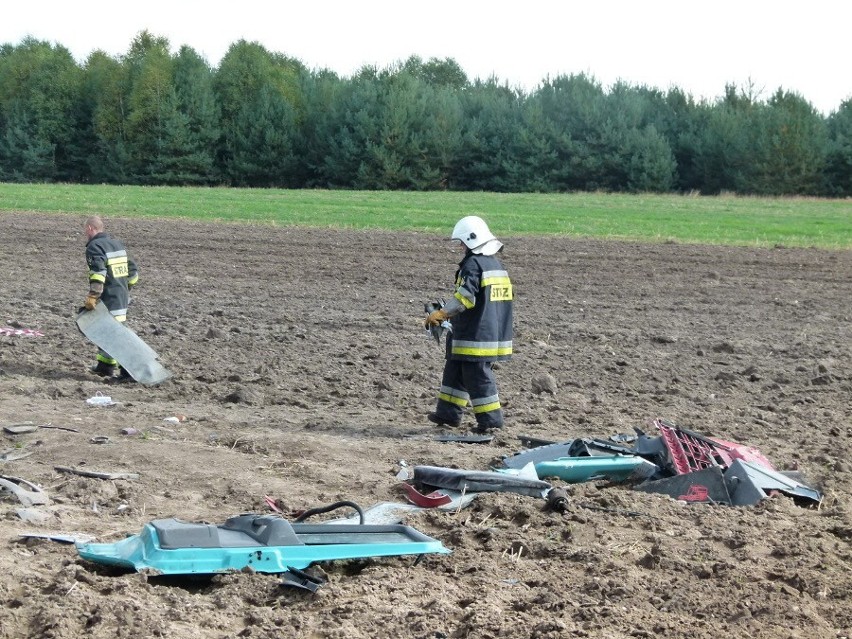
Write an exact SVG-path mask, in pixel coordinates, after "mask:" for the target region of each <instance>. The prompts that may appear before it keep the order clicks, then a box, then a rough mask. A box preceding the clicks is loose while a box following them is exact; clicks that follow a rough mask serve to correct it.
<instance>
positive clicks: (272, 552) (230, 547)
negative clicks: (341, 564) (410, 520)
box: [76, 514, 450, 575]
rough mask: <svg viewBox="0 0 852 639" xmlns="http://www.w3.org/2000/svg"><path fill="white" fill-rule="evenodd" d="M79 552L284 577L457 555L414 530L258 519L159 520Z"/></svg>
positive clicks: (172, 567)
mask: <svg viewBox="0 0 852 639" xmlns="http://www.w3.org/2000/svg"><path fill="white" fill-rule="evenodd" d="M76 547H77V552H78V553H79V555H80V556H81V557H82V558H84V559H87V560H89V561H93V562H96V563H99V564H105V565H110V566H119V567H123V568H128V569H133V570H137V571H139V570H146V571H148V572H151V573H153V574H161V575H186V574H212V573H221V572H232V571H238V570H242V569H244V568H252V569H253V570H255V571H257V572H262V573H283V572H287V570H288V569H290V568H297V569H300V568H306V567H308V566H309V565H310V564H312V563H315V562H318V561H333V560H335V559H360V558H367V557H388V556H398V555H423V554H427V553H440V554H447V553H449V552H450V551H449V550H447V549H446V548H445V547H444V545H443V544H442V543H441V542H440V541H438V540H436V539H433V538H432V537H429V536H427V535H424V534H423V533H421V532H419V531H417V530H415V529H413V528H411V527H409V526H403V525H359V524H355V525H327V524H300V523H294V524H291V523H290V522H289V521H287V520H286V519H282V518H281V517H278V516H274V515H257V514H247V515H238V516H235V517H231V518H230V519H228V520H227V521H226V522H225V523H224V524H222V525H220V526H216V525H213V524H201V523H188V522H184V521H181V520H179V519H157V520H154V521H151V522H149V523H147V524H145V526H144V527H143V528H142V532H141V533H140V534H138V535H132V536H130V537H127V538H126V539H122V540H121V541H118V542H116V543H112V544H95V543H78V544H76Z"/></svg>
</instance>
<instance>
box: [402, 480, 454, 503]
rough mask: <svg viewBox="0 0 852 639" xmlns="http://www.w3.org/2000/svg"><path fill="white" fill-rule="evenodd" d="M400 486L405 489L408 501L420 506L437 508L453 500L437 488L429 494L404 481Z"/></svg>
mask: <svg viewBox="0 0 852 639" xmlns="http://www.w3.org/2000/svg"><path fill="white" fill-rule="evenodd" d="M402 488H403V490H405V496H406V498H407V499H408V501H410V502H411V503H412V504H414V505H415V506H418V507H420V508H437V507H438V506H446V505H447V504H449V503H450V502H451V501H452V500H453V498H452V497H450V496H449V495H447V494H445V493H442V492H440V491H438V490H434V491H432V492H431V493H429V494H424V493H421V492H420V491H419V490H417V489H416V488H415V487H414V486H412V485H411V484H406V483H404V482H403V484H402Z"/></svg>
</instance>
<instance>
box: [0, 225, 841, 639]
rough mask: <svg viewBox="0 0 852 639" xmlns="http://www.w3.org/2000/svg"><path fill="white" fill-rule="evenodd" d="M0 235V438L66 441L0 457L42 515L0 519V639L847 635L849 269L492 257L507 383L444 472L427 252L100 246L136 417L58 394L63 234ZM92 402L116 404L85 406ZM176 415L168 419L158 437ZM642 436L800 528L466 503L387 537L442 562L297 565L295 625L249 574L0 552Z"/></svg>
mask: <svg viewBox="0 0 852 639" xmlns="http://www.w3.org/2000/svg"><path fill="white" fill-rule="evenodd" d="M0 222H2V225H3V229H4V231H3V234H2V238H0V244H2V246H0V268H2V272H3V277H2V278H0V297H2V299H3V300H4V301H5V305H4V315H3V317H2V318H0V325H5V324H7V323H17V325H19V326H22V327H25V328H31V329H38V330H40V331H42V332H43V333H45V336H44V337H32V338H27V337H3V336H0V425H9V424H13V423H20V422H24V421H30V422H33V423H34V424H36V425H44V424H49V425H51V426H54V427H56V426H62V427H68V428H73V429H75V430H76V431H77V432H72V431H67V430H58V429H56V428H40V429H39V430H38V431H37V432H35V433H30V434H22V435H11V434H2V435H0V438H1V439H0V444H2V446H0V448H2V450H3V451H13V452H14V451H16V452H31V453H32V454H31V455H30V456H28V457H26V458H24V459H19V460H16V461H8V462H5V463H3V462H0V474H4V475H12V476H16V477H22V478H25V479H27V480H30V481H32V482H36V483H38V484H39V485H41V486H42V487H44V489H45V490H46V491H47V492H48V494H49V496H50V498H51V503H50V505H49V506H46V507H41V508H40V510H41V511H42V512H44V513H47V515H48V517H47V521H46V522H44V523H42V524H35V523H26V522H23V521H21V520H20V519H19V517H18V515H17V513H16V510H17V509H18V507H19V504H17V502H16V501H15V500H14V499H13V498H12V497H11V496H10V495H9V494H8V493H7V494H6V495H5V496H4V497H2V498H0V513H2V519H0V548H2V549H3V552H2V553H0V601H2V602H3V604H4V606H3V608H2V609H1V610H0V637H3V638H13V637H14V638H18V637H55V638H63V639H65V638H67V639H70V638H77V637H83V636H87V637H95V638H99V637H102V638H109V639H115V638H116V637H153V636H163V637H175V638H192V639H197V638H198V637H235V636H242V637H290V636H292V637H295V636H299V637H356V638H358V637H418V638H420V637H422V638H425V637H434V638H438V637H539V638H545V637H605V638H621V637H683V638H689V639H710V638H714V639H715V638H718V637H733V636H748V637H751V638H752V639H758V638H766V639H770V638H771V639H777V638H779V637H780V638H786V637H801V638H814V637H816V638H823V637H824V638H833V639H836V638H837V637H844V636H849V633H850V632H852V604H850V595H852V570H850V568H852V547H850V542H852V513H850V506H849V499H850V497H849V495H850V484H852V464H850V460H849V451H850V445H852V437H851V436H852V402H850V398H852V331H850V318H852V303H850V300H852V253H850V252H831V251H824V250H801V249H789V248H784V247H778V248H774V249H750V248H720V247H707V246H688V245H677V244H661V245H638V244H630V243H615V242H597V241H584V240H575V239H554V238H529V237H525V238H512V237H502V238H501V239H503V240H504V241H505V242H506V245H507V248H506V250H505V255H504V262H505V264H506V266H507V268H508V269H509V271H510V274H511V275H512V279H513V281H514V284H515V288H516V291H517V293H516V304H515V306H516V356H515V358H514V359H513V360H512V361H511V362H509V363H506V364H504V365H502V366H500V368H499V370H498V373H497V375H498V383H499V385H500V392H501V397H502V399H503V401H504V403H505V405H506V411H505V412H506V418H507V427H506V428H505V429H504V430H503V431H502V432H500V433H499V434H498V436H497V437H496V439H495V440H494V441H493V442H492V443H491V444H489V445H470V444H467V445H466V444H455V443H438V442H435V441H434V440H433V439H432V437H433V436H434V435H435V434H437V433H438V432H439V431H438V429H436V428H435V427H433V426H431V425H430V424H429V423H428V422H427V421H426V420H425V419H424V417H425V414H426V413H427V412H428V411H429V410H430V409H431V408H432V407H433V402H434V395H435V391H436V387H437V384H438V382H439V378H440V371H441V367H442V356H443V352H442V349H441V348H440V347H438V346H436V345H435V343H434V342H432V341H430V340H429V339H428V338H427V337H426V336H425V334H424V332H423V330H422V329H421V326H420V322H421V318H422V315H423V314H422V308H423V303H424V302H426V301H428V300H431V299H435V298H437V297H441V296H447V294H448V293H449V287H450V281H451V278H452V274H453V271H454V267H455V263H456V261H457V259H458V257H459V256H458V254H456V253H453V252H452V251H451V250H450V249H449V247H448V243H447V242H446V241H445V240H444V239H443V238H442V237H438V236H434V235H428V234H418V233H378V232H361V231H338V230H328V229H324V230H323V229H319V230H312V229H302V228H275V227H257V226H248V225H225V224H199V223H191V222H174V221H155V220H123V219H121V220H119V219H116V220H112V221H109V230H110V231H111V232H113V233H114V234H115V235H117V236H118V237H120V238H122V239H123V240H124V241H125V242H126V243H127V245H128V247H129V249H130V251H131V252H132V253H133V254H134V255H135V257H136V259H137V260H138V262H139V264H140V268H141V273H142V281H141V283H140V285H139V287H138V289H137V290H136V292H135V294H134V295H135V299H134V302H133V304H132V306H131V318H130V324H129V325H130V326H131V327H132V328H134V330H136V331H137V332H138V333H139V335H140V336H142V337H143V339H145V340H146V341H147V342H148V343H149V344H150V345H151V346H152V347H154V349H155V350H157V351H158V352H159V353H160V354H161V359H162V361H163V363H164V364H165V365H166V366H167V367H168V368H169V369H170V370H172V371H173V372H174V379H173V380H172V381H170V382H167V383H165V384H163V385H162V386H160V387H155V388H146V387H142V386H138V385H120V386H119V385H106V384H104V383H102V382H101V381H100V380H99V379H98V378H96V377H94V376H92V375H91V374H90V373H88V371H87V369H88V366H89V365H90V364H92V363H93V359H94V357H93V356H94V348H93V346H92V345H91V344H90V343H89V342H87V341H86V339H85V338H84V337H83V336H82V335H81V334H80V333H78V331H77V330H76V327H75V325H74V321H73V318H74V314H75V311H76V309H77V308H78V306H79V305H80V304H81V303H82V301H83V298H84V296H85V291H86V277H85V263H84V259H83V239H82V236H81V234H80V231H79V229H80V227H81V225H82V220H80V219H78V218H76V217H66V216H58V215H57V216H44V215H31V214H2V217H0ZM496 230H497V232H498V234H499V229H496ZM544 375H550V376H551V377H552V378H553V381H555V392H553V393H550V392H547V391H546V390H544V391H543V390H542V388H543V386H544V387H546V385H542V384H541V383H540V381H541V380H540V378H541V376H544ZM551 390H554V389H553V388H551ZM98 392H101V393H103V394H106V395H110V396H111V397H112V398H113V400H115V401H117V402H120V403H119V404H118V405H117V406H114V407H110V408H98V407H92V406H89V405H87V404H86V401H85V400H86V399H87V398H90V397H92V396H94V395H96V394H97V393H98ZM178 414H183V415H186V416H187V417H188V419H187V420H186V421H185V422H182V423H180V424H170V423H167V422H164V421H163V419H164V418H166V417H170V416H175V415H178ZM658 417H662V418H666V419H669V420H671V421H674V422H676V423H678V424H679V425H681V426H683V427H685V428H690V429H692V430H696V431H700V432H702V433H704V434H707V435H712V436H718V437H722V438H724V439H729V440H733V441H738V442H741V443H746V444H749V445H752V446H755V447H757V448H759V449H760V450H761V451H762V452H763V453H764V454H765V455H766V456H768V457H769V458H770V459H771V460H772V461H773V462H774V463H775V464H776V465H777V466H778V467H781V468H789V467H794V466H795V467H797V468H798V469H799V470H800V471H802V472H803V473H805V474H806V475H807V476H808V477H810V478H811V479H812V480H813V481H814V482H815V483H817V484H818V485H819V486H820V487H821V488H822V490H823V491H824V495H825V498H824V500H823V503H822V505H821V507H820V508H818V509H817V508H803V507H800V506H797V505H795V504H794V503H793V502H792V500H791V499H789V498H787V497H783V496H781V497H773V498H771V499H768V500H766V501H764V502H762V503H761V504H760V505H758V506H754V507H736V508H733V507H724V506H707V505H686V504H684V503H681V502H677V501H675V500H673V499H670V498H669V497H666V496H662V495H650V494H645V493H640V492H638V491H635V490H632V489H631V488H630V487H629V486H624V485H619V486H612V485H605V484H595V483H587V484H581V485H578V486H575V487H572V488H571V490H572V499H571V508H570V511H569V512H568V513H566V514H558V513H553V512H549V511H547V510H546V509H545V508H544V502H543V500H538V499H535V498H530V497H522V496H517V495H513V494H506V493H503V494H495V493H487V494H481V495H479V496H478V497H477V499H476V500H475V501H474V502H473V503H472V505H471V506H469V507H468V508H466V509H464V510H461V511H459V512H457V513H455V512H436V511H429V512H421V513H415V514H412V515H410V516H408V517H407V518H406V520H405V523H407V524H409V525H412V526H414V527H415V528H417V529H418V530H421V531H423V532H425V533H427V534H429V535H432V536H434V537H437V538H439V539H440V540H442V541H443V543H444V544H445V545H446V546H447V547H448V548H450V549H451V550H452V554H449V555H428V556H425V557H424V558H423V560H422V561H420V562H419V563H417V564H416V565H415V564H414V561H413V558H387V559H373V560H368V561H346V562H334V563H327V564H322V565H321V566H319V567H318V568H317V570H318V571H323V572H324V573H325V574H326V576H327V577H328V582H327V584H326V585H325V586H324V587H323V588H322V589H321V590H320V591H319V593H317V594H316V595H311V594H310V593H307V592H305V591H300V590H295V589H288V588H283V587H281V586H280V585H279V582H280V578H279V577H277V576H275V575H265V574H257V573H254V574H250V573H237V574H228V575H220V576H216V577H213V578H211V579H195V580H190V579H183V580H180V579H178V580H174V579H171V580H168V579H163V578H146V577H145V576H144V575H140V574H135V573H132V574H127V573H122V572H120V571H117V570H114V569H107V568H103V567H99V566H97V565H95V564H91V563H88V562H86V561H84V560H82V559H80V558H79V557H78V555H77V553H76V550H75V548H74V546H72V545H66V544H61V543H57V542H53V541H45V540H41V539H29V540H25V539H23V538H22V537H20V533H22V532H42V533H46V532H78V533H86V534H89V535H92V536H95V537H96V538H97V539H98V540H99V541H115V540H118V539H120V538H122V537H124V536H125V535H128V534H135V533H138V532H139V531H140V530H141V528H142V526H143V524H144V523H146V522H148V521H150V520H151V519H155V518H161V517H179V518H181V519H185V520H188V521H208V522H215V523H219V522H222V521H224V520H225V518H227V517H229V516H231V515H234V514H238V513H242V512H249V511H254V512H264V513H265V512H269V510H268V508H267V506H266V504H265V503H264V499H263V498H264V496H265V495H270V496H273V497H275V498H277V499H279V500H280V502H281V503H282V504H284V505H285V507H286V509H287V510H288V512H290V511H295V510H299V509H305V508H311V507H315V506H322V505H326V504H329V503H331V502H334V501H337V500H352V501H355V502H357V503H359V504H362V505H363V506H369V505H371V504H374V503H376V502H381V501H404V498H403V495H402V492H401V491H400V486H399V484H400V481H399V480H398V479H397V478H396V473H397V472H398V471H399V469H400V463H401V462H402V461H403V460H404V461H405V462H407V464H408V465H409V466H414V465H437V466H450V467H456V468H466V469H474V470H485V469H488V468H489V466H490V464H492V463H493V462H494V461H495V460H497V459H499V458H500V457H501V456H503V455H507V454H511V453H513V452H516V451H518V450H520V449H521V444H520V441H519V439H518V436H519V435H531V436H535V437H540V438H544V439H553V440H565V439H570V438H573V437H604V438H605V437H609V436H610V435H613V434H616V433H622V432H632V429H633V427H641V428H645V427H647V425H648V423H649V421H650V420H652V419H654V418H658ZM472 424H473V420H472V418H471V417H467V418H466V423H465V426H466V427H470V426H471V425H472ZM124 428H134V429H137V430H138V431H140V432H141V434H140V435H135V436H134V435H122V434H121V431H122V429H124ZM460 432H461V431H460ZM98 436H106V437H108V442H107V443H102V444H96V443H92V438H94V437H98ZM57 466H66V467H83V468H87V469H90V470H98V471H103V472H134V473H139V475H140V477H139V479H138V480H136V481H128V480H114V481H110V480H100V479H88V478H84V477H78V476H74V475H68V474H62V473H59V472H57V471H56V470H55V468H56V467H57ZM586 506H593V507H595V508H588V507H586ZM627 511H631V512H632V513H635V514H634V515H631V514H629V513H628V512H627ZM636 513H638V514H636ZM338 514H339V513H338ZM321 519H322V517H319V518H317V520H321Z"/></svg>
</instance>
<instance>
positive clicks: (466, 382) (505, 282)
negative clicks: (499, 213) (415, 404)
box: [424, 215, 513, 432]
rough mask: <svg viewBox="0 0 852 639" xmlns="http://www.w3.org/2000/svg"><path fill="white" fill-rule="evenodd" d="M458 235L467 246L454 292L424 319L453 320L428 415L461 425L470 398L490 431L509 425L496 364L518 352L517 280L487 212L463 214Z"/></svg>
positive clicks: (479, 426)
mask: <svg viewBox="0 0 852 639" xmlns="http://www.w3.org/2000/svg"><path fill="white" fill-rule="evenodd" d="M452 239H453V240H458V241H459V242H461V243H462V244H463V245H464V247H465V255H464V259H462V261H461V262H460V263H459V268H458V270H457V271H456V278H455V291H454V295H453V297H452V299H450V301H449V303H447V304H446V305H445V306H444V307H443V308H440V309H437V310H435V311H432V312H431V313H430V314H429V316H428V317H427V318H426V320H425V322H424V324H425V326H426V327H427V328H430V327H434V326H440V325H441V324H442V323H443V322H445V321H447V320H452V332H451V333H450V332H448V334H447V347H446V363H445V365H444V373H443V377H442V379H441V389H440V391H439V393H438V402H437V406H436V408H435V412H433V413H429V414H428V415H427V418H428V419H429V421H431V422H433V423H435V424H438V425H442V426H443V425H446V426H459V425H461V418H462V414H463V410H462V409H463V408H465V407H466V406H467V404H468V402H470V404H471V406H472V407H473V414H474V416H475V417H476V428H475V429H474V430H475V431H476V432H486V431H489V430H492V429H496V428H502V427H503V410H502V408H501V407H500V398H499V397H498V394H497V382H496V380H495V377H494V371H493V370H492V368H491V365H492V364H493V363H494V362H495V361H500V360H507V359H510V358H511V356H512V299H513V294H512V282H511V281H510V280H509V274H508V273H507V272H506V269H505V268H504V267H503V265H502V264H501V263H500V260H498V259H497V258H496V257H495V254H496V253H497V252H498V251H500V250H502V248H503V244H502V242H500V241H499V240H497V238H496V237H494V235H493V234H492V233H491V231H490V230H489V229H488V225H487V224H486V223H485V221H484V220H483V219H482V218H479V217H476V216H474V215H471V216H468V217H464V218H462V219H461V220H459V221H458V223H457V224H456V225H455V228H454V229H453V233H452Z"/></svg>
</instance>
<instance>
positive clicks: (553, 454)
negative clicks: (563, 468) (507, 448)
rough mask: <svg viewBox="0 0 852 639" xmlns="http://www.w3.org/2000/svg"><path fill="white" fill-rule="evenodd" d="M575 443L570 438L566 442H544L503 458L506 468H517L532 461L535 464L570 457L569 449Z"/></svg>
mask: <svg viewBox="0 0 852 639" xmlns="http://www.w3.org/2000/svg"><path fill="white" fill-rule="evenodd" d="M530 441H543V440H530ZM573 443H574V440H573V439H572V440H569V441H567V442H564V443H553V444H544V445H536V446H535V447H533V448H530V449H529V450H522V451H520V452H518V453H515V454H514V455H509V456H508V457H504V458H503V465H504V466H505V467H506V468H517V469H519V470H520V469H521V468H523V467H524V466H526V465H527V464H529V463H530V462H532V463H533V464H535V463H538V462H542V461H551V460H554V459H559V458H560V457H569V456H570V455H569V452H568V451H569V450H571V446H572V444H573Z"/></svg>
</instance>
